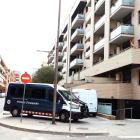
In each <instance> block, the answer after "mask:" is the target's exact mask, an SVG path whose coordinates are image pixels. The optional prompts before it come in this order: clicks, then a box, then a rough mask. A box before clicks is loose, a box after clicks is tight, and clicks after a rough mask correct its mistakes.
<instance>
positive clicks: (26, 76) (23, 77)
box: [21, 73, 31, 84]
mask: <svg viewBox="0 0 140 140" xmlns="http://www.w3.org/2000/svg"><path fill="white" fill-rule="evenodd" d="M21 81H22V82H23V83H24V84H27V83H29V82H30V81H31V76H30V75H29V74H27V73H24V74H22V75H21Z"/></svg>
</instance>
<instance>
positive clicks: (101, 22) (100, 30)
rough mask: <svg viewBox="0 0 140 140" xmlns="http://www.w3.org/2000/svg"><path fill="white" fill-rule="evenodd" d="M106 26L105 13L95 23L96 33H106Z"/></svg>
mask: <svg viewBox="0 0 140 140" xmlns="http://www.w3.org/2000/svg"><path fill="white" fill-rule="evenodd" d="M104 26H105V15H103V16H102V17H101V18H100V19H99V20H98V21H97V22H96V24H95V27H94V28H95V31H94V33H95V34H97V35H101V34H104Z"/></svg>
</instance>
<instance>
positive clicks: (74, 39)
mask: <svg viewBox="0 0 140 140" xmlns="http://www.w3.org/2000/svg"><path fill="white" fill-rule="evenodd" d="M83 36H84V29H76V30H75V32H74V33H73V34H72V36H71V42H78V41H79V40H80V39H81V38H82V37H83Z"/></svg>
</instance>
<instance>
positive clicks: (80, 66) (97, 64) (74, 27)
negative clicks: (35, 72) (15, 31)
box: [49, 0, 140, 118]
mask: <svg viewBox="0 0 140 140" xmlns="http://www.w3.org/2000/svg"><path fill="white" fill-rule="evenodd" d="M139 30H140V0H76V2H75V3H74V5H73V7H72V9H71V11H70V13H69V15H68V17H67V19H66V21H65V22H64V24H63V26H62V28H61V32H60V36H59V55H58V60H59V62H58V71H59V72H61V73H62V80H61V81H60V82H59V85H61V86H65V87H66V88H67V89H70V83H71V75H72V72H73V71H74V73H75V75H74V79H75V83H74V84H75V85H74V88H84V89H95V90H96V91H97V95H98V100H99V102H103V103H112V108H113V110H119V109H124V108H129V107H133V117H134V118H140V109H139V108H140V47H139V46H140V32H139ZM130 40H131V42H132V45H131V44H130ZM55 51H56V40H55V42H54V43H53V46H52V50H51V56H52V59H51V61H49V63H50V64H49V65H50V66H54V67H55ZM138 106H139V108H138ZM112 114H113V115H116V114H115V112H112ZM118 115H119V116H118V118H122V117H123V113H121V111H120V113H118ZM125 117H130V112H129V111H126V113H125Z"/></svg>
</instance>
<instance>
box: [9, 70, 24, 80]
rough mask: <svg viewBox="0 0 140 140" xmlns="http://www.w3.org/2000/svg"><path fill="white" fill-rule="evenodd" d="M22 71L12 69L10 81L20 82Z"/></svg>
mask: <svg viewBox="0 0 140 140" xmlns="http://www.w3.org/2000/svg"><path fill="white" fill-rule="evenodd" d="M20 77H21V71H15V70H14V71H11V76H10V82H20V81H21V79H20Z"/></svg>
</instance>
